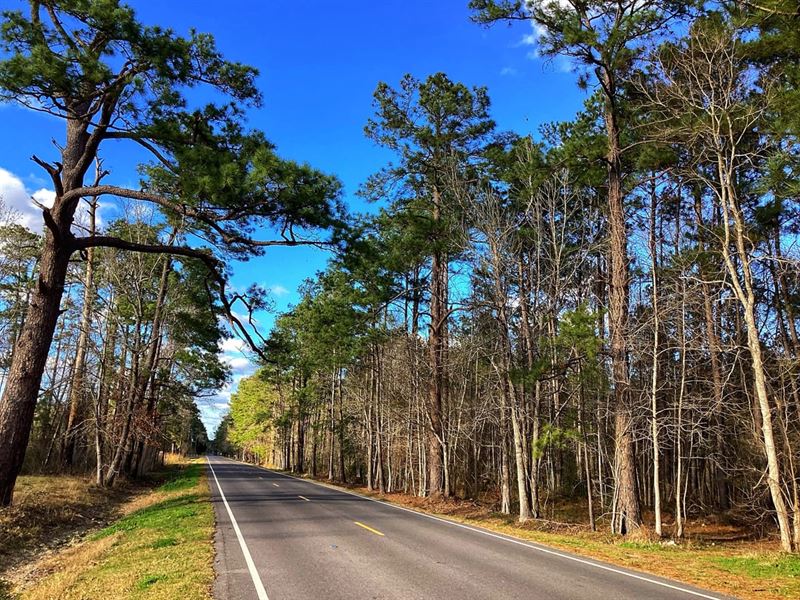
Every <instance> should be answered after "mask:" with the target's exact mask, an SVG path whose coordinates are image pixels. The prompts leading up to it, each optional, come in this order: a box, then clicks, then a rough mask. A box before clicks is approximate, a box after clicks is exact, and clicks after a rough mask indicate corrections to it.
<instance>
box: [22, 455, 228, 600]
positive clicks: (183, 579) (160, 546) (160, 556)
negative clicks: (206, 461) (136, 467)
mask: <svg viewBox="0 0 800 600" xmlns="http://www.w3.org/2000/svg"><path fill="white" fill-rule="evenodd" d="M174 469H175V472H174V473H173V474H172V476H171V477H170V479H169V480H168V481H167V482H166V483H164V484H163V485H161V486H160V487H159V488H158V489H157V490H155V491H154V492H153V493H151V494H148V496H146V497H145V498H144V499H143V500H142V501H140V502H137V506H136V507H135V508H136V509H135V510H133V511H132V512H131V513H130V514H128V515H126V516H124V517H123V518H121V519H119V520H118V521H116V522H114V523H112V524H111V525H109V526H108V527H106V528H104V529H102V530H101V531H99V532H97V533H96V534H95V535H93V536H91V538H90V539H89V540H88V541H87V542H86V543H85V544H82V545H80V546H77V547H76V548H74V549H72V550H71V551H67V552H65V553H63V555H62V556H60V557H59V560H58V561H57V564H56V565H55V567H54V571H55V572H54V573H53V574H52V575H50V576H49V577H46V578H45V579H44V580H43V581H41V582H40V583H39V584H37V585H36V586H35V587H34V588H32V589H29V590H26V591H24V592H23V593H22V595H21V598H24V599H31V600H34V599H44V598H54V597H58V598H64V599H70V598H75V599H77V598H120V599H124V598H130V599H134V598H148V599H150V598H152V599H164V600H167V599H173V598H180V599H181V600H205V599H208V598H210V590H211V583H212V581H213V576H214V573H213V565H212V560H213V552H214V549H213V535H214V514H213V507H212V506H211V503H210V502H209V491H208V483H207V481H206V479H205V477H204V466H203V464H202V463H191V464H188V465H183V466H178V467H174Z"/></svg>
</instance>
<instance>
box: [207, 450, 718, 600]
mask: <svg viewBox="0 0 800 600" xmlns="http://www.w3.org/2000/svg"><path fill="white" fill-rule="evenodd" d="M209 465H210V471H211V472H210V473H209V477H210V480H211V490H212V501H213V502H214V505H215V510H216V515H217V532H216V549H217V559H216V563H215V568H216V572H217V579H216V582H215V588H214V593H215V597H216V598H218V600H251V599H256V600H283V599H288V598H297V599H311V600H328V599H334V598H348V599H352V598H402V599H411V598H420V599H425V600H439V599H442V600H443V599H459V600H466V599H473V598H497V599H503V600H505V599H513V598H538V599H542V600H544V599H548V600H549V599H554V600H555V599H562V598H598V599H601V600H621V599H628V598H630V599H634V598H635V599H643V598H668V599H682V600H685V599H693V598H721V596H719V595H716V594H714V593H711V592H705V591H703V590H699V589H696V588H692V587H689V586H686V585H684V584H681V583H677V582H673V581H669V580H666V579H661V578H658V577H653V576H650V575H645V574H642V573H638V572H635V571H629V570H626V569H622V568H620V567H616V566H612V565H608V564H605V563H601V562H598V561H593V560H588V559H585V558H582V557H578V556H576V555H571V554H568V553H565V552H561V551H556V550H553V549H551V548H547V547H545V546H539V545H537V544H531V543H528V542H523V541H521V540H517V539H515V538H511V537H507V536H503V535H498V534H495V533H492V532H489V531H487V530H483V529H479V528H473V527H467V526H463V525H460V524H455V523H451V522H448V521H444V520H441V519H437V518H436V517H431V516H426V515H422V514H420V513H416V512H414V511H411V510H408V509H403V508H400V507H396V506H392V505H388V504H385V503H382V502H377V501H374V500H370V499H367V498H363V497H361V496H357V495H353V494H350V493H348V492H344V491H341V490H337V489H332V488H329V487H326V486H323V485H319V484H315V483H313V482H310V481H305V480H300V479H295V478H292V477H289V476H287V475H284V474H282V473H277V472H273V471H267V470H264V469H260V468H257V467H252V466H249V465H245V464H242V463H238V462H234V461H231V460H227V459H224V458H221V457H218V456H211V457H209Z"/></svg>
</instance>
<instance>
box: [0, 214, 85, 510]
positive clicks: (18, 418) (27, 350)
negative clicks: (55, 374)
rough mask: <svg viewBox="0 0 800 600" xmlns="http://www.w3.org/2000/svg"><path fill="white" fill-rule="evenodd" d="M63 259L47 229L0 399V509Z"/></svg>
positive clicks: (18, 465)
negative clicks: (33, 282)
mask: <svg viewBox="0 0 800 600" xmlns="http://www.w3.org/2000/svg"><path fill="white" fill-rule="evenodd" d="M69 256H70V251H69V250H67V249H64V248H62V247H60V245H59V244H58V243H57V242H56V240H55V238H54V237H53V233H52V231H50V230H48V231H47V233H46V235H45V240H44V247H43V248H42V259H41V263H40V267H39V279H38V281H37V284H36V287H35V289H34V290H33V293H32V294H31V301H30V305H29V306H28V313H27V316H26V318H25V322H24V323H23V325H22V329H21V331H20V335H19V339H18V341H17V344H16V346H15V348H14V356H13V358H12V360H11V367H10V369H9V371H8V378H7V380H6V387H5V389H4V390H3V397H2V399H0V440H3V443H2V444H0V506H8V505H10V504H11V500H12V497H13V494H14V484H15V483H16V481H17V476H18V475H19V472H20V470H21V469H22V463H23V461H24V460H25V450H26V448H27V446H28V439H29V438H30V433H31V426H32V424H33V414H34V411H35V409H36V400H37V398H38V395H39V386H40V385H41V383H42V375H43V373H44V368H45V364H46V362H47V354H48V352H49V351H50V344H51V343H52V341H53V334H54V332H55V329H56V323H57V321H58V317H59V315H60V310H59V309H60V306H61V297H62V296H63V294H64V280H65V278H66V275H67V266H68V264H69Z"/></svg>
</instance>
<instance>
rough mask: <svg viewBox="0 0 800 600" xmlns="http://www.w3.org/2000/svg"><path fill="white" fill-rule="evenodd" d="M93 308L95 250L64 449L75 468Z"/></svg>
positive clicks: (89, 262) (90, 254)
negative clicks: (74, 462) (74, 461)
mask: <svg viewBox="0 0 800 600" xmlns="http://www.w3.org/2000/svg"><path fill="white" fill-rule="evenodd" d="M96 213H97V198H94V199H92V201H91V202H90V204H89V235H94V234H95V229H96V218H95V217H96ZM93 304H94V248H89V249H87V250H86V272H85V275H84V279H83V312H82V313H81V323H80V334H79V336H78V346H77V348H76V350H75V365H74V367H73V372H72V385H71V387H70V391H69V413H68V415H67V427H66V430H65V432H64V441H63V444H62V446H61V461H62V463H64V464H65V465H67V466H68V467H69V466H72V463H73V460H74V458H75V443H76V435H77V432H76V430H77V428H78V426H79V425H80V423H79V420H80V419H81V417H82V415H81V412H82V411H84V410H85V408H86V407H85V406H84V404H85V402H84V400H85V398H86V390H85V389H84V388H85V386H86V381H85V379H86V354H87V351H88V347H89V336H90V330H91V327H92V306H93Z"/></svg>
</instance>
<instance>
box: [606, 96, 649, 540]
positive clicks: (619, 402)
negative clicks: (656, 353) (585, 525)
mask: <svg viewBox="0 0 800 600" xmlns="http://www.w3.org/2000/svg"><path fill="white" fill-rule="evenodd" d="M605 86H606V88H607V89H608V90H612V89H613V82H611V81H606V83H605ZM613 98H614V95H613V93H611V94H609V99H607V101H606V111H605V120H606V133H607V135H608V155H607V161H608V234H609V263H610V267H611V268H610V272H609V286H608V287H609V293H608V328H609V337H610V344H611V374H612V383H613V393H614V407H613V410H614V427H615V433H614V457H615V469H614V475H615V481H616V486H617V506H616V508H615V514H616V518H615V519H614V520H613V522H615V523H616V531H617V532H618V533H623V534H624V533H629V532H632V531H635V530H637V529H638V528H639V527H641V525H642V515H641V508H640V505H639V492H638V489H637V483H636V460H635V456H634V447H633V425H634V422H633V416H632V414H631V411H630V391H629V380H628V357H627V343H626V337H627V328H628V275H629V264H628V230H627V225H626V222H625V206H624V201H623V193H622V162H621V150H620V141H619V124H618V122H617V114H616V109H615V107H614V106H613Z"/></svg>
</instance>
